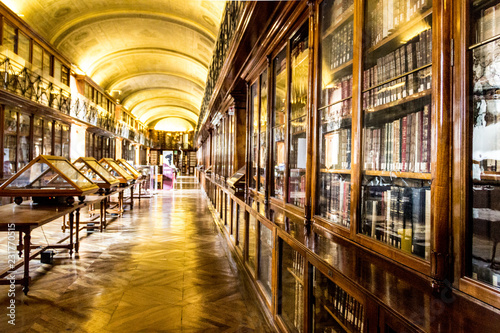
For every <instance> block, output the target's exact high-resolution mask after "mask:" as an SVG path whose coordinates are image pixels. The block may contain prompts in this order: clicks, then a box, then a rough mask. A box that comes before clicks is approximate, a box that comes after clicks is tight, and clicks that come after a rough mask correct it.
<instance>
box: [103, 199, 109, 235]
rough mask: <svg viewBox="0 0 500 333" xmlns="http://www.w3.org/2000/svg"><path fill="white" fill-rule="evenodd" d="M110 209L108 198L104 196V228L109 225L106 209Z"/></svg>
mask: <svg viewBox="0 0 500 333" xmlns="http://www.w3.org/2000/svg"><path fill="white" fill-rule="evenodd" d="M107 209H108V198H104V217H103V222H104V229H106V227H107V226H108V218H107V217H106V210H107Z"/></svg>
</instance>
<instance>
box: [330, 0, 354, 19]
mask: <svg viewBox="0 0 500 333" xmlns="http://www.w3.org/2000/svg"><path fill="white" fill-rule="evenodd" d="M353 4H354V0H335V1H334V2H333V7H332V20H331V22H332V24H337V23H338V22H340V19H341V18H342V14H343V13H344V12H345V11H347V10H348V9H349V8H350V7H351V6H352V5H353Z"/></svg>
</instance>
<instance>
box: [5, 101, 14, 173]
mask: <svg viewBox="0 0 500 333" xmlns="http://www.w3.org/2000/svg"><path fill="white" fill-rule="evenodd" d="M4 114H5V118H4V133H3V177H4V178H9V177H10V176H12V175H13V174H15V173H16V171H17V170H16V155H17V154H16V152H17V112H16V111H12V110H10V109H7V108H6V109H5V113H4Z"/></svg>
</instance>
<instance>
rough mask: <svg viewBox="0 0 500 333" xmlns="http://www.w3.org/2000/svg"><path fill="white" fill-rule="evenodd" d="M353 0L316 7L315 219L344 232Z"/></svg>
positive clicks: (348, 193)
mask: <svg viewBox="0 0 500 333" xmlns="http://www.w3.org/2000/svg"><path fill="white" fill-rule="evenodd" d="M353 16H354V1H353V0H325V1H323V2H322V3H321V5H320V20H321V22H320V45H321V47H320V59H321V63H320V64H321V65H320V66H319V73H318V79H319V80H320V82H319V87H320V89H321V90H320V98H319V105H318V106H319V109H318V124H317V126H318V129H319V138H320V141H319V147H318V148H319V150H318V151H319V154H318V161H317V163H318V165H319V167H318V168H317V169H318V173H317V178H316V183H317V185H316V187H317V189H318V191H317V198H316V211H315V213H316V215H318V216H320V217H322V218H324V219H326V220H327V221H328V222H329V223H335V224H339V225H342V226H344V227H346V228H349V227H350V203H351V127H352V126H351V124H352V70H353V60H352V58H353Z"/></svg>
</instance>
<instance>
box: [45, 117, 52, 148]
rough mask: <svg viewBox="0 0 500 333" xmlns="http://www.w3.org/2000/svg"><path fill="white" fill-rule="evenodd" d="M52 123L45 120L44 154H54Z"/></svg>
mask: <svg viewBox="0 0 500 333" xmlns="http://www.w3.org/2000/svg"><path fill="white" fill-rule="evenodd" d="M52 125H53V122H52V121H49V120H44V121H43V155H52Z"/></svg>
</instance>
